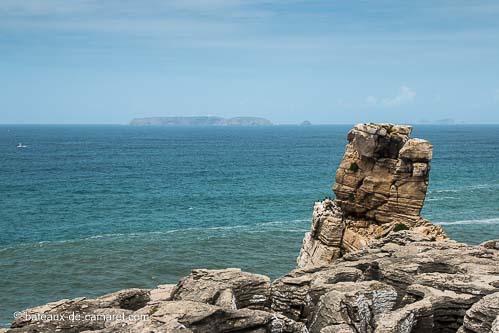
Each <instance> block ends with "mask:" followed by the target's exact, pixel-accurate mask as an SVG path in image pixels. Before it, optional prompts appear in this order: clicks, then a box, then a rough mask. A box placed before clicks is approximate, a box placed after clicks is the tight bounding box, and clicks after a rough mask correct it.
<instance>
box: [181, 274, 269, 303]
mask: <svg viewBox="0 0 499 333" xmlns="http://www.w3.org/2000/svg"><path fill="white" fill-rule="evenodd" d="M269 296H270V279H269V278H268V277H266V276H263V275H258V274H251V273H246V272H241V270H240V269H239V268H228V269H224V270H207V269H196V270H193V271H192V273H191V274H190V275H188V276H187V277H185V278H183V279H182V280H180V282H179V283H178V284H177V286H176V287H175V289H174V290H173V292H172V300H175V301H180V300H183V301H195V302H204V303H208V304H217V305H220V306H224V307H228V308H234V309H241V308H252V309H264V308H268V307H270V299H269Z"/></svg>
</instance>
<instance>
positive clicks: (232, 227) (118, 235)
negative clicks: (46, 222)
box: [0, 220, 309, 252]
mask: <svg viewBox="0 0 499 333" xmlns="http://www.w3.org/2000/svg"><path fill="white" fill-rule="evenodd" d="M305 222H309V220H287V221H286V220H279V221H268V222H259V223H255V224H241V225H228V226H214V227H202V226H200V227H189V228H180V229H171V230H164V231H145V232H133V233H110V234H100V235H93V236H89V237H84V238H73V239H62V240H53V241H40V242H35V243H21V244H16V245H13V246H9V247H5V248H0V252H3V251H7V250H10V249H15V248H20V247H29V246H37V247H43V246H45V245H47V246H50V245H58V244H66V243H78V242H86V241H95V240H100V239H109V238H128V237H147V236H151V235H167V234H172V233H177V232H193V231H198V232H199V231H206V230H220V231H228V230H244V229H247V232H255V227H257V228H258V227H259V228H260V229H258V230H256V231H257V232H268V231H269V230H267V229H265V228H269V227H272V226H281V225H295V227H296V224H299V223H305ZM304 230H305V229H304ZM282 231H283V232H298V229H296V228H293V229H285V230H282ZM300 231H301V230H300Z"/></svg>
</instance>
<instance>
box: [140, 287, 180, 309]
mask: <svg viewBox="0 0 499 333" xmlns="http://www.w3.org/2000/svg"><path fill="white" fill-rule="evenodd" d="M175 287H176V285H175V284H162V285H159V286H157V287H156V288H155V289H152V290H150V291H149V302H148V303H147V305H150V304H156V303H159V302H163V301H171V299H172V293H173V290H175Z"/></svg>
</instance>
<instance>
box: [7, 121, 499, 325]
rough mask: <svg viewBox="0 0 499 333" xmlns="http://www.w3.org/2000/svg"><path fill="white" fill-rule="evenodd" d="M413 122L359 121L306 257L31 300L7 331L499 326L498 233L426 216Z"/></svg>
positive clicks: (422, 158) (425, 148) (423, 146)
mask: <svg viewBox="0 0 499 333" xmlns="http://www.w3.org/2000/svg"><path fill="white" fill-rule="evenodd" d="M409 134H410V128H409V127H407V126H393V125H387V124H380V125H374V124H370V125H358V126H356V127H355V128H354V129H353V130H352V131H351V132H350V134H349V136H348V139H349V143H348V145H347V152H346V154H345V158H344V160H343V162H342V166H340V170H338V173H337V182H336V184H335V186H334V189H335V192H336V195H337V199H336V200H331V199H326V200H324V201H322V202H319V203H316V205H315V206H314V213H313V223H312V228H311V231H310V233H309V234H307V235H306V237H305V240H304V247H303V248H302V250H301V252H300V256H299V259H298V266H299V267H298V268H297V269H295V270H293V271H291V272H290V273H288V274H286V275H285V276H283V277H281V278H278V279H277V280H275V281H270V279H269V278H267V277H265V276H262V275H258V274H252V273H246V272H242V271H241V270H240V269H234V268H229V269H224V270H206V269H197V270H193V271H192V273H191V274H190V275H188V276H186V277H184V278H183V279H181V280H180V281H179V282H178V283H177V284H176V285H160V286H158V287H157V288H155V289H151V290H147V289H127V290H122V291H118V292H116V293H112V294H109V295H105V296H102V297H99V298H96V299H86V298H77V299H71V300H61V301H58V302H54V303H49V304H46V305H43V306H40V307H36V308H32V309H28V310H25V311H22V312H21V315H20V316H19V317H18V318H17V319H16V320H15V321H14V322H13V323H12V325H11V328H9V329H7V330H2V329H0V332H2V333H3V332H9V333H17V332H31V333H35V332H37V333H48V332H62V333H66V332H68V333H75V332H85V333H115V332H129V333H133V332H143V333H146V332H147V333H163V332H167V333H169V332H172V333H177V332H178V333H182V332H186V333H189V332H190V333H205V332H206V333H225V332H240V333H389V332H394V333H437V332H444V333H447V332H449V333H450V332H458V333H490V332H492V333H499V240H491V241H488V242H485V243H483V244H481V245H480V246H468V245H465V244H461V243H457V242H455V241H452V240H449V239H447V237H446V236H445V234H444V233H443V231H442V229H440V228H439V227H437V226H434V225H432V224H431V223H430V222H428V221H426V220H424V219H423V218H421V217H420V215H419V211H420V209H421V206H422V204H423V201H424V194H425V193H426V187H427V185H428V171H429V161H430V159H431V145H430V144H429V143H427V142H426V141H423V140H416V141H411V139H409ZM351 163H356V164H357V166H358V169H357V168H355V167H352V168H350V167H348V168H346V167H345V166H347V165H350V164H351ZM350 169H351V170H350ZM421 170H425V171H424V172H422V171H421ZM352 184H355V186H351V185H352ZM349 193H352V194H353V195H354V198H353V199H350V194H349ZM345 198H346V199H345ZM400 225H404V226H405V228H402V227H400ZM403 229H408V230H403Z"/></svg>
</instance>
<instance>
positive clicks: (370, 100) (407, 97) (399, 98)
mask: <svg viewBox="0 0 499 333" xmlns="http://www.w3.org/2000/svg"><path fill="white" fill-rule="evenodd" d="M415 98H416V92H415V91H414V90H412V89H411V88H409V87H406V86H401V87H400V88H399V92H398V94H397V95H396V96H394V97H384V98H378V97H376V96H372V95H371V96H367V98H366V103H367V104H368V105H371V106H374V105H382V106H384V107H387V108H393V107H398V106H401V105H403V104H408V103H411V102H412V101H413V100H414V99H415Z"/></svg>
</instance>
